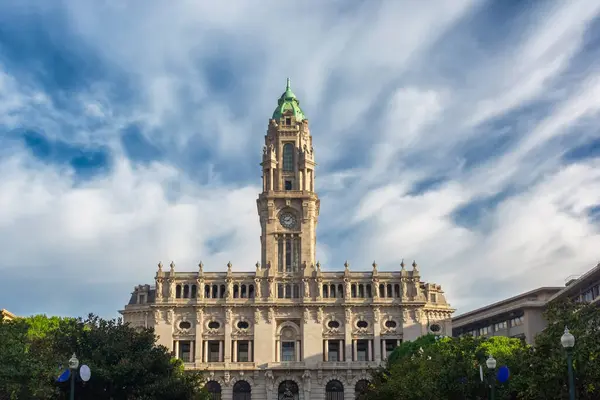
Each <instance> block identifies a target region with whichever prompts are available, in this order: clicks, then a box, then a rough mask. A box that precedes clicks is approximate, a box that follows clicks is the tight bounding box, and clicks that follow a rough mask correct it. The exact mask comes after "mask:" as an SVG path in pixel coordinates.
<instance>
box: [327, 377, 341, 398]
mask: <svg viewBox="0 0 600 400" xmlns="http://www.w3.org/2000/svg"><path fill="white" fill-rule="evenodd" d="M325 400H344V385H342V382H340V381H337V380H332V381H329V382H328V383H327V386H325Z"/></svg>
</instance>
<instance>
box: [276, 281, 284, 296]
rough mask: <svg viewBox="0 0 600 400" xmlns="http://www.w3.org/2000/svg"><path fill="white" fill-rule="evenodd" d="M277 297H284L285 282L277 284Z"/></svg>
mask: <svg viewBox="0 0 600 400" xmlns="http://www.w3.org/2000/svg"><path fill="white" fill-rule="evenodd" d="M277 297H278V298H280V299H283V283H278V284H277Z"/></svg>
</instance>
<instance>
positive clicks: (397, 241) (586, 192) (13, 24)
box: [0, 0, 600, 317]
mask: <svg viewBox="0 0 600 400" xmlns="http://www.w3.org/2000/svg"><path fill="white" fill-rule="evenodd" d="M258 3H260V6H259V5H257V4H258ZM258 3H257V2H256V1H254V0H247V1H244V0H234V1H229V2H220V1H203V2H193V1H178V2H163V1H152V0H149V1H144V2H121V1H111V0H103V1H82V0H72V1H68V0H63V1H55V2H45V1H26V0H21V1H18V2H10V1H3V2H0V252H1V254H2V257H0V269H1V271H2V280H1V283H0V308H7V309H9V310H11V311H12V312H15V313H17V314H23V315H27V314H32V313H38V312H44V313H48V314H58V315H86V314H87V313H89V312H94V313H97V314H100V315H102V316H106V317H113V316H116V315H117V313H116V312H117V310H118V309H120V308H121V307H122V306H123V305H124V304H125V302H126V301H127V300H128V298H129V293H130V292H131V291H132V289H133V286H134V285H136V284H141V283H151V282H152V281H153V276H154V273H155V270H156V264H157V263H158V262H159V261H161V260H162V261H163V262H165V263H167V262H170V261H171V260H174V261H175V263H176V265H177V270H180V271H183V270H189V271H192V270H195V269H196V265H197V264H198V262H199V261H200V260H202V261H203V262H204V264H205V266H206V267H205V268H206V269H207V270H212V271H219V270H224V269H225V268H226V267H225V265H226V264H227V262H228V261H231V262H232V263H233V266H234V269H235V270H252V269H253V265H254V263H255V262H256V260H258V259H259V223H258V217H257V214H256V203H255V199H256V196H257V194H258V192H259V190H260V185H261V183H260V167H259V162H260V157H261V148H262V144H263V137H264V134H265V131H266V128H267V123H268V118H269V117H270V115H271V114H272V112H273V109H274V108H275V105H276V100H277V98H278V97H279V95H280V94H281V92H282V91H283V90H284V87H285V79H286V78H287V77H288V76H289V77H291V79H292V87H293V89H294V91H295V93H296V94H297V95H298V97H299V99H300V101H301V104H302V107H303V110H304V112H305V113H306V114H307V116H308V118H309V121H310V126H311V131H312V134H313V138H314V147H315V156H316V159H317V162H318V163H319V165H318V170H317V189H318V192H319V194H320V196H321V217H320V220H319V227H318V240H319V244H318V258H319V259H320V261H321V263H322V264H323V266H324V268H325V269H329V270H332V269H341V268H343V263H344V261H345V260H348V261H349V262H350V264H351V268H352V269H363V270H369V269H370V265H371V263H372V262H373V260H375V261H377V263H378V265H379V268H380V269H381V270H392V269H398V268H399V264H400V262H401V260H402V259H403V258H404V259H406V260H409V261H412V260H413V259H415V260H416V261H417V263H418V264H419V265H420V269H421V271H422V274H423V277H424V279H425V280H427V281H429V282H435V283H439V284H441V285H443V288H444V289H445V291H446V296H447V298H448V300H449V301H450V302H451V304H452V305H453V306H455V307H457V308H458V311H459V312H464V311H467V310H469V309H473V308H475V307H478V306H481V305H484V304H486V303H489V302H492V301H496V300H499V299H502V298H505V297H507V296H511V295H514V294H517V293H519V292H522V291H525V290H529V289H532V288H535V287H537V286H541V285H562V284H564V279H565V278H566V277H567V276H568V275H571V274H578V273H582V272H584V271H585V270H587V269H589V268H591V267H592V266H593V265H595V263H596V262H597V261H598V260H599V259H600V229H599V228H600V168H599V167H600V128H598V126H600V124H599V122H600V115H599V113H598V111H599V110H600V71H598V67H597V66H598V65H600V63H599V61H600V19H599V18H598V15H599V13H600V3H599V2H598V1H594V0H590V1H577V0H572V1H568V2H566V1H558V2H550V1H544V2H533V3H532V2H521V1H502V2H492V1H488V2H486V1H478V0H472V1H470V0H455V1H448V2H435V4H431V3H429V2H422V1H358V0H357V1H345V0H344V1H342V0H331V1H326V2H324V1H318V0H309V1H305V2H285V1H283V2H282V1H270V0H261V1H260V2H258Z"/></svg>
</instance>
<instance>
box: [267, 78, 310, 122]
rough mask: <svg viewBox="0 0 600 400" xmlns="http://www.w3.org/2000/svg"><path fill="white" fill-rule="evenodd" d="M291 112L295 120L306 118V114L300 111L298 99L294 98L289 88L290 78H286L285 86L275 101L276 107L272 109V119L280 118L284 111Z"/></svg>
mask: <svg viewBox="0 0 600 400" xmlns="http://www.w3.org/2000/svg"><path fill="white" fill-rule="evenodd" d="M290 111H291V112H292V114H293V115H294V117H295V118H296V121H298V122H300V121H303V120H305V119H306V116H305V115H304V113H303V112H302V109H301V108H300V101H298V99H297V98H296V95H295V94H294V92H292V89H291V88H290V78H288V79H287V85H286V87H285V92H283V94H282V95H281V97H280V98H279V100H278V101H277V108H276V109H275V111H273V119H277V120H278V119H281V116H282V115H283V114H284V113H287V112H290Z"/></svg>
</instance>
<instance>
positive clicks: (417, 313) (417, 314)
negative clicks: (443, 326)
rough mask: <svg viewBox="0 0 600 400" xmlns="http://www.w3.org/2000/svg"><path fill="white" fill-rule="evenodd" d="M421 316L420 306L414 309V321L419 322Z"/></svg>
mask: <svg viewBox="0 0 600 400" xmlns="http://www.w3.org/2000/svg"><path fill="white" fill-rule="evenodd" d="M422 318H423V312H422V311H421V309H420V308H417V309H415V322H421V320H422Z"/></svg>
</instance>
